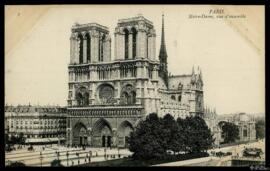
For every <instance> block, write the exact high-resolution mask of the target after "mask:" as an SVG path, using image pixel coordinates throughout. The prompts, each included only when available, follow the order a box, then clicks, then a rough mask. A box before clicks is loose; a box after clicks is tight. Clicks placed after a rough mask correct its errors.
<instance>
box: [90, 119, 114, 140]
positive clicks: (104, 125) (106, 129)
mask: <svg viewBox="0 0 270 171" xmlns="http://www.w3.org/2000/svg"><path fill="white" fill-rule="evenodd" d="M93 134H94V136H102V135H106V136H108V135H109V136H111V135H112V127H111V125H110V124H109V122H108V121H107V120H105V119H104V118H100V119H99V120H97V121H96V122H95V124H94V126H93Z"/></svg>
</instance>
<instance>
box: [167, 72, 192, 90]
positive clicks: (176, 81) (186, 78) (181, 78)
mask: <svg viewBox="0 0 270 171" xmlns="http://www.w3.org/2000/svg"><path fill="white" fill-rule="evenodd" d="M190 81H191V75H174V76H169V89H178V87H179V85H180V83H181V85H183V88H184V89H185V88H187V86H189V85H190Z"/></svg>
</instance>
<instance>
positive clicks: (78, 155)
mask: <svg viewBox="0 0 270 171" xmlns="http://www.w3.org/2000/svg"><path fill="white" fill-rule="evenodd" d="M76 156H77V157H78V164H80V158H79V157H80V154H79V153H76Z"/></svg>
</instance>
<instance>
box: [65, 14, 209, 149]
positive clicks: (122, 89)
mask: <svg viewBox="0 0 270 171" xmlns="http://www.w3.org/2000/svg"><path fill="white" fill-rule="evenodd" d="M113 43H114V58H112V57H111V56H112V55H111V44H112V41H111V37H110V33H109V31H108V28H107V27H106V26H102V25H100V24H97V23H88V24H75V25H73V26H72V28H71V37H70V63H69V65H68V74H69V82H68V100H67V102H68V107H67V144H68V145H87V146H92V147H125V146H126V145H127V143H126V140H127V138H128V136H129V133H130V132H131V131H132V130H133V129H134V127H136V125H137V124H138V122H139V121H140V120H141V119H143V118H144V117H145V116H146V115H148V114H150V113H157V114H158V115H160V116H163V115H165V114H167V113H169V114H171V115H172V116H174V117H175V118H177V117H181V118H185V117H187V116H194V115H198V116H203V113H204V107H203V80H202V73H201V71H200V69H199V68H198V69H197V70H196V72H195V70H194V68H193V69H192V70H191V73H190V74H186V75H174V76H172V75H169V73H168V66H167V65H168V63H167V58H168V56H167V51H166V44H165V26H164V16H162V30H161V46H160V50H159V54H158V55H156V30H155V28H154V24H153V22H151V21H149V20H148V19H146V18H145V17H143V16H142V15H138V16H136V17H132V18H125V19H119V20H118V23H117V26H116V28H115V31H114V42H113Z"/></svg>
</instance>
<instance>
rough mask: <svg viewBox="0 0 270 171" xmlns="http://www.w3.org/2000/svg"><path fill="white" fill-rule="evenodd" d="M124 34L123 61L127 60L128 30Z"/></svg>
mask: <svg viewBox="0 0 270 171" xmlns="http://www.w3.org/2000/svg"><path fill="white" fill-rule="evenodd" d="M124 33H125V59H128V30H127V29H125V30H124Z"/></svg>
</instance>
